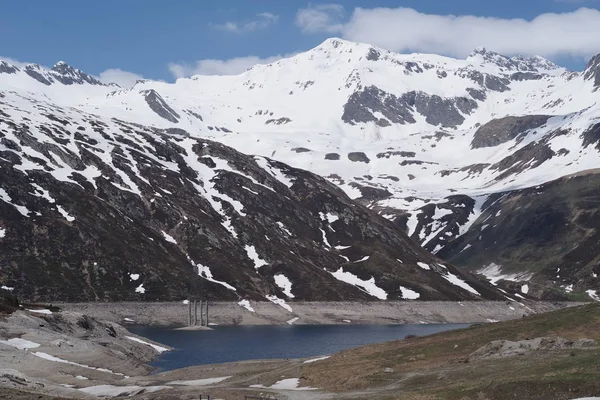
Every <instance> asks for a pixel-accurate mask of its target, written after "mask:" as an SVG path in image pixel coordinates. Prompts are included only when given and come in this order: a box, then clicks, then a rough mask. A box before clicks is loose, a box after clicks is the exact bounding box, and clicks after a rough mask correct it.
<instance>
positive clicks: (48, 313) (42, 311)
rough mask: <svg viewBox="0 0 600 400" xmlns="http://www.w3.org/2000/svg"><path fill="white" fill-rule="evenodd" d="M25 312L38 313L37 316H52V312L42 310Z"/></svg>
mask: <svg viewBox="0 0 600 400" xmlns="http://www.w3.org/2000/svg"><path fill="white" fill-rule="evenodd" d="M27 311H29V312H34V313H38V314H46V315H50V314H52V311H50V310H47V309H43V310H27Z"/></svg>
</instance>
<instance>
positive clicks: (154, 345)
mask: <svg viewBox="0 0 600 400" xmlns="http://www.w3.org/2000/svg"><path fill="white" fill-rule="evenodd" d="M125 337H126V338H127V339H129V340H132V341H134V342H137V343H141V344H145V345H146V346H150V347H152V348H153V349H154V350H156V351H158V352H159V353H164V352H165V351H169V349H167V348H166V347H162V346H158V345H156V344H152V343H148V342H145V341H143V340H142V339H138V338H136V337H133V336H125Z"/></svg>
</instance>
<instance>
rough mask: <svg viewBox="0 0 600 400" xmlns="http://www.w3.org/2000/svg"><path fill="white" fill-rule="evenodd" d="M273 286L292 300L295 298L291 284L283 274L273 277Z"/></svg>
mask: <svg viewBox="0 0 600 400" xmlns="http://www.w3.org/2000/svg"><path fill="white" fill-rule="evenodd" d="M273 278H274V279H275V284H276V285H277V286H279V287H280V288H281V290H282V291H283V293H284V294H285V295H286V296H287V297H289V298H290V299H293V298H294V297H295V296H294V295H293V294H292V282H291V281H290V280H289V279H288V278H287V277H286V276H285V275H283V274H279V275H275V276H274V277H273Z"/></svg>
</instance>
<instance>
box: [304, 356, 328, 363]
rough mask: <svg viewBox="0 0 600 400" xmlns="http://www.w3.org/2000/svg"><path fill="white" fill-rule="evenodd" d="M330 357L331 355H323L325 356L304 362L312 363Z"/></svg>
mask: <svg viewBox="0 0 600 400" xmlns="http://www.w3.org/2000/svg"><path fill="white" fill-rule="evenodd" d="M330 357H331V356H323V357H318V358H312V359H310V360H306V361H304V362H303V363H302V364H312V363H314V362H317V361H323V360H327V359H328V358H330Z"/></svg>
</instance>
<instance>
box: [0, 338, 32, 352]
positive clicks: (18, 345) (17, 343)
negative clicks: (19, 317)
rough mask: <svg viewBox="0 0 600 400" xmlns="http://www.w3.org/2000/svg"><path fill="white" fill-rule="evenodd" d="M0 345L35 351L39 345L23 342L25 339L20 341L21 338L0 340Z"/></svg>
mask: <svg viewBox="0 0 600 400" xmlns="http://www.w3.org/2000/svg"><path fill="white" fill-rule="evenodd" d="M0 343H1V344H5V345H7V346H11V347H14V348H16V349H19V350H29V349H35V348H36V347H40V344H39V343H35V342H31V341H29V340H25V339H21V338H12V339H8V340H0Z"/></svg>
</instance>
